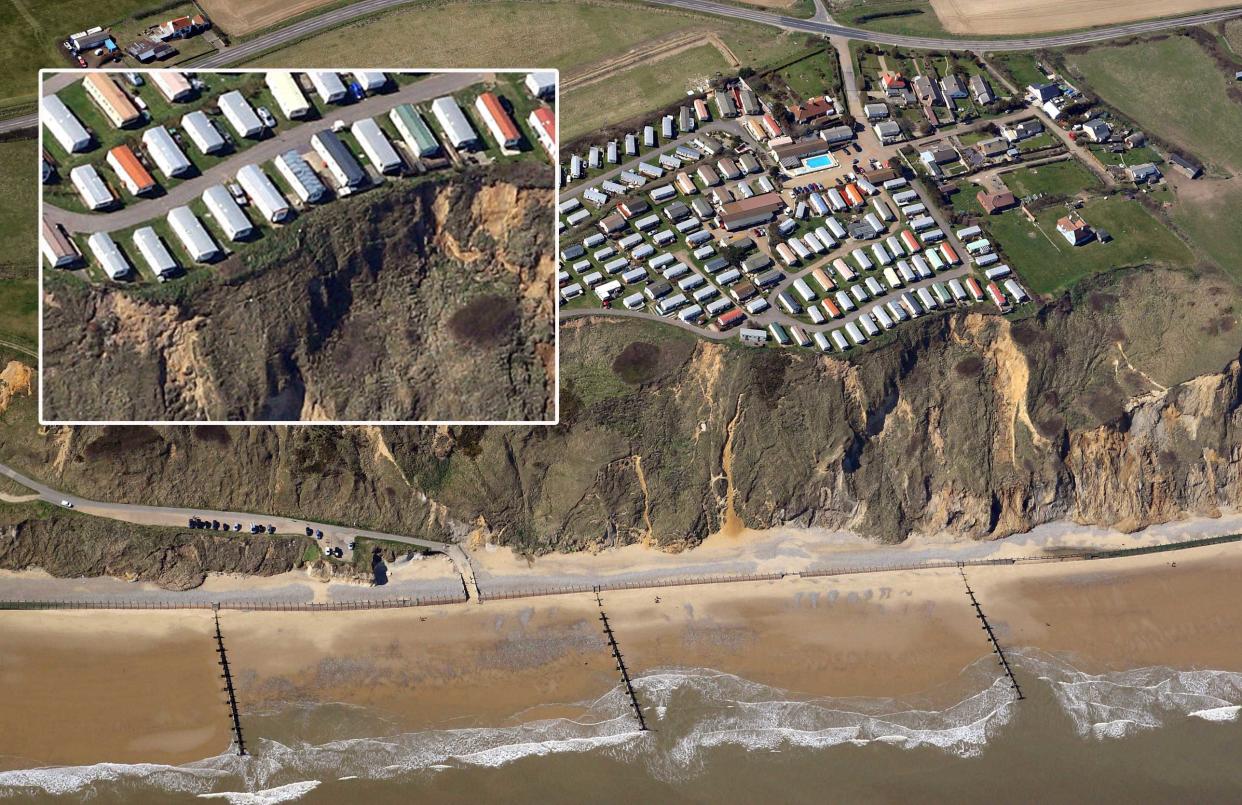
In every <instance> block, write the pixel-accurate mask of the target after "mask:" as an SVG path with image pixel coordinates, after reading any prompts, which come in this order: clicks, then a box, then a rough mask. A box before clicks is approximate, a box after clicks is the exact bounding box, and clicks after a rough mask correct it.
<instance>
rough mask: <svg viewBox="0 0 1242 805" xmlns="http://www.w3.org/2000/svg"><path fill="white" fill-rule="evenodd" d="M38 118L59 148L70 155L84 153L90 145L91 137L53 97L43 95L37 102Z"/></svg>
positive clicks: (65, 107) (66, 108)
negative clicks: (58, 144)
mask: <svg viewBox="0 0 1242 805" xmlns="http://www.w3.org/2000/svg"><path fill="white" fill-rule="evenodd" d="M39 112H40V117H41V118H42V120H43V125H45V126H47V130H48V131H50V132H51V133H52V136H53V137H55V138H56V142H58V143H60V147H61V148H63V149H65V150H66V151H68V152H70V153H77V152H78V151H85V150H86V149H87V148H89V147H90V145H91V135H90V133H89V132H87V130H86V127H84V126H83V125H82V123H81V121H79V120H78V119H77V117H75V116H74V114H73V112H70V111H69V107H68V106H65V102H64V101H62V100H61V99H60V98H58V97H56V96H55V95H44V96H43V98H42V99H41V100H40V101H39Z"/></svg>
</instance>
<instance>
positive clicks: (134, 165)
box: [107, 145, 155, 196]
mask: <svg viewBox="0 0 1242 805" xmlns="http://www.w3.org/2000/svg"><path fill="white" fill-rule="evenodd" d="M107 162H108V165H109V166H111V167H112V170H114V171H116V175H117V176H119V177H121V183H122V184H124V185H125V189H126V190H128V191H129V192H130V193H131V194H132V195H135V196H141V195H142V194H143V193H150V192H151V191H153V190H155V179H154V178H153V177H152V176H151V173H150V171H148V170H147V169H146V166H144V165H143V164H142V163H141V162H139V161H138V157H136V156H135V155H134V152H133V151H131V150H130V148H129V146H128V145H118V146H117V147H116V148H113V149H112V150H110V151H108V156H107Z"/></svg>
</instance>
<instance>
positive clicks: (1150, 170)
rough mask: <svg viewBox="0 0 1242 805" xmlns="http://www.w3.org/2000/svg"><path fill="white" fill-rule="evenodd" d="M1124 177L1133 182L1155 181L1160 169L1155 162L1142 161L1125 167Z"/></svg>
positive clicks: (1157, 178) (1158, 176) (1158, 177)
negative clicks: (1139, 163)
mask: <svg viewBox="0 0 1242 805" xmlns="http://www.w3.org/2000/svg"><path fill="white" fill-rule="evenodd" d="M1126 178H1127V179H1129V180H1130V181H1132V182H1134V183H1135V184H1142V183H1144V182H1156V181H1159V180H1160V169H1159V168H1157V167H1156V165H1155V163H1152V162H1144V163H1143V164H1141V165H1130V166H1129V167H1127V168H1126Z"/></svg>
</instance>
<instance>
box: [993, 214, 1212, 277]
mask: <svg viewBox="0 0 1242 805" xmlns="http://www.w3.org/2000/svg"><path fill="white" fill-rule="evenodd" d="M1080 212H1081V214H1082V217H1083V219H1084V220H1086V222H1087V223H1088V224H1090V225H1091V226H1092V227H1095V228H1101V229H1106V230H1108V232H1109V233H1110V234H1111V235H1112V237H1113V241H1112V242H1111V243H1098V242H1095V241H1092V242H1090V243H1087V244H1085V245H1083V246H1077V247H1074V246H1070V245H1069V244H1068V243H1066V242H1065V240H1064V239H1063V238H1062V237H1061V235H1060V234H1059V233H1058V232H1057V231H1056V222H1057V219H1058V218H1060V217H1061V216H1063V215H1064V214H1065V209H1064V208H1063V207H1060V206H1055V207H1052V208H1049V209H1047V210H1044V211H1043V212H1041V213H1039V215H1038V216H1037V220H1038V222H1039V226H1038V227H1035V226H1033V225H1032V224H1031V223H1030V222H1028V221H1027V220H1026V218H1025V216H1023V215H1022V213H1020V212H1018V211H1017V210H1011V211H1009V212H1006V213H1003V214H1001V215H998V216H991V217H989V218H987V219H986V222H985V225H986V227H987V228H988V230H989V231H990V232H991V234H992V235H993V237H994V238H995V239H996V241H997V243H998V244H999V245H1000V247H1001V249H1002V250H1003V251H1004V253H1005V256H1006V257H1007V259H1008V261H1009V264H1010V265H1011V266H1012V267H1013V268H1014V270H1015V271H1016V272H1017V273H1018V276H1019V277H1020V278H1021V279H1022V281H1023V282H1025V283H1026V284H1027V286H1029V287H1030V289H1031V291H1032V292H1035V293H1053V292H1056V291H1059V290H1062V289H1064V288H1068V287H1069V286H1071V285H1073V284H1074V283H1076V282H1078V281H1079V280H1081V279H1083V278H1084V277H1088V276H1091V275H1093V274H1098V273H1101V272H1105V271H1112V270H1114V269H1118V268H1125V267H1129V266H1138V265H1146V264H1157V263H1159V264H1165V265H1171V266H1175V267H1180V266H1186V265H1190V264H1191V263H1192V262H1193V259H1194V258H1193V255H1192V254H1191V252H1190V250H1189V249H1188V248H1186V246H1185V244H1183V243H1182V242H1181V241H1180V240H1178V239H1177V237H1176V236H1175V235H1174V234H1173V233H1172V232H1170V231H1169V230H1168V229H1167V228H1166V227H1165V226H1163V225H1162V224H1161V223H1160V222H1159V221H1157V220H1156V219H1155V218H1153V217H1152V216H1151V214H1150V213H1148V212H1147V210H1145V209H1143V207H1142V206H1141V205H1140V204H1138V203H1137V202H1134V201H1129V200H1126V199H1124V198H1121V197H1120V196H1113V197H1111V198H1101V199H1097V200H1095V201H1092V202H1090V203H1088V204H1087V205H1086V207H1084V208H1083V209H1082V210H1081V211H1080Z"/></svg>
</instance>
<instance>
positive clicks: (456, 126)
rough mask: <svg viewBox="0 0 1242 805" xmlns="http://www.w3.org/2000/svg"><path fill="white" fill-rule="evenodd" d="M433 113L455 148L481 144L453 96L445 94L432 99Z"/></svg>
mask: <svg viewBox="0 0 1242 805" xmlns="http://www.w3.org/2000/svg"><path fill="white" fill-rule="evenodd" d="M431 113H432V114H433V115H435V118H436V122H437V123H439V124H440V128H441V129H443V130H444V133H445V134H446V135H448V138H449V142H450V143H452V144H453V147H454V148H463V147H467V146H469V147H474V146H476V145H478V144H479V135H478V134H477V133H476V132H475V130H474V127H473V126H471V125H470V121H469V120H467V119H466V115H465V114H464V113H463V112H462V111H461V107H460V106H458V105H457V101H455V100H454V99H453V97H452V96H450V95H445V96H444V97H442V98H436V99H435V100H434V101H432V102H431Z"/></svg>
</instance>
